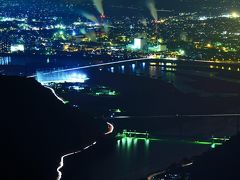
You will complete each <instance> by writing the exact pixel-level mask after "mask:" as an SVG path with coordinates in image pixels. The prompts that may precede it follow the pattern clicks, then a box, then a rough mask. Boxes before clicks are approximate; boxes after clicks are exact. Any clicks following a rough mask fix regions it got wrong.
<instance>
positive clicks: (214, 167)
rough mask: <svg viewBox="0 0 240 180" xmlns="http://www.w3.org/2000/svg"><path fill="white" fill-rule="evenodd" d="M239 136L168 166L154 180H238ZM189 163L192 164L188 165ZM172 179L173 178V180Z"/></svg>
mask: <svg viewBox="0 0 240 180" xmlns="http://www.w3.org/2000/svg"><path fill="white" fill-rule="evenodd" d="M239 153H240V135H239V134H238V135H237V136H234V137H232V138H231V140H230V141H228V142H226V143H225V144H224V145H223V146H219V147H218V148H216V149H211V150H210V151H208V152H206V153H204V154H202V155H200V156H197V157H194V158H193V159H191V160H187V161H186V160H184V161H183V162H182V163H180V164H174V165H172V166H170V167H169V168H168V169H167V170H166V171H165V172H164V171H163V173H162V174H160V175H158V176H157V177H155V179H164V180H170V179H179V180H184V179H190V180H202V179H204V180H213V179H214V180H215V179H216V180H228V179H229V180H230V179H240V173H239V170H240V155H239ZM189 162H193V164H192V163H190V164H189ZM173 177H174V178H173Z"/></svg>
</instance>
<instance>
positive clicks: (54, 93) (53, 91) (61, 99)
mask: <svg viewBox="0 0 240 180" xmlns="http://www.w3.org/2000/svg"><path fill="white" fill-rule="evenodd" d="M44 87H45V88H47V89H50V90H51V91H52V93H53V95H54V96H55V97H56V98H57V99H58V100H59V101H61V102H62V103H63V104H66V101H64V99H63V98H61V97H59V96H58V95H57V94H56V92H55V90H54V89H53V88H51V87H48V86H44Z"/></svg>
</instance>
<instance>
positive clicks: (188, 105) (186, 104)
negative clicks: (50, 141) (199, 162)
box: [56, 62, 237, 180]
mask: <svg viewBox="0 0 240 180" xmlns="http://www.w3.org/2000/svg"><path fill="white" fill-rule="evenodd" d="M176 71H177V67H174V68H171V69H168V70H167V69H165V68H163V67H161V66H153V65H150V64H149V63H148V62H137V63H127V64H124V65H123V64H120V65H114V66H108V67H100V68H94V69H90V70H79V71H76V70H74V73H82V74H86V75H87V76H88V77H89V80H87V81H86V82H85V83H84V84H86V85H87V86H89V87H91V88H92V89H93V87H95V86H104V87H110V88H112V89H114V90H116V91H117V92H119V94H118V95H116V96H106V95H104V96H95V95H90V94H89V93H77V92H74V91H66V89H64V90H63V89H61V88H60V89H57V90H56V91H57V93H58V94H60V96H61V97H63V98H65V99H67V100H68V101H69V102H70V104H72V105H75V106H77V107H78V108H79V109H80V110H81V111H84V112H88V113H90V114H92V115H93V116H96V117H99V116H101V115H102V114H104V113H106V112H107V111H108V110H109V109H121V111H122V112H121V113H120V115H123V117H122V118H117V119H112V120H111V121H112V123H113V124H114V126H115V131H116V133H117V132H122V131H123V130H124V129H126V130H131V131H136V132H146V131H147V132H149V133H150V135H152V136H155V137H158V138H159V139H160V140H159V141H151V140H144V139H141V138H140V139H137V138H136V139H134V138H122V139H116V140H114V141H111V143H110V144H109V143H106V144H105V143H103V144H100V145H97V146H95V147H93V148H92V149H91V150H89V151H87V152H84V153H81V154H79V155H77V156H74V157H73V156H72V157H69V158H67V159H66V160H65V166H64V169H63V170H62V171H63V177H62V178H63V179H64V180H68V179H93V180H95V179H114V180H115V179H116V180H123V179H129V180H130V179H133V180H135V179H136V180H137V179H144V178H146V177H147V175H149V174H150V173H152V172H155V171H158V170H161V169H164V168H166V167H168V166H169V165H171V164H172V163H175V162H178V161H180V160H182V159H184V158H190V157H192V156H195V155H200V154H201V153H203V152H205V151H207V150H210V149H211V145H209V144H207V145H203V144H201V143H199V144H198V143H186V142H185V141H181V140H192V142H194V140H209V139H210V138H211V137H228V136H231V135H233V134H235V133H236V119H234V118H219V117H215V118H179V117H178V118H177V117H176V118H167V117H166V118H163V117H162V118H157V117H151V116H157V115H169V114H170V115H176V114H214V113H229V112H232V111H233V109H231V108H230V106H229V103H231V102H232V105H231V107H232V106H233V107H234V105H235V102H234V101H233V99H236V95H235V94H234V93H233V92H231V91H230V92H228V91H226V90H224V91H223V90H222V89H221V88H219V89H218V90H217V91H215V92H213V91H209V90H208V89H206V88H196V87H195V86H194V85H193V82H195V83H196V82H199V83H202V81H203V80H205V79H206V78H208V77H206V74H208V75H209V77H211V73H212V72H210V71H209V72H204V73H203V74H204V76H202V77H201V76H196V77H195V76H193V75H192V76H186V74H183V73H182V72H181V71H180V70H179V72H181V73H179V74H178V73H176ZM192 72H193V71H189V74H191V73H192ZM67 73H69V72H67ZM70 73H72V72H70ZM64 74H66V72H64ZM57 76H58V77H59V76H60V77H61V75H59V74H58V75H57ZM208 81H209V83H210V84H211V83H213V82H215V80H213V79H208ZM219 83H222V86H225V85H226V84H225V83H227V82H219ZM75 85H76V84H75ZM77 85H79V84H77ZM199 85H200V86H201V85H202V84H199ZM80 86H81V85H80ZM85 88H86V86H85ZM62 90H63V91H62ZM192 94H194V95H192ZM219 102H225V104H223V103H219ZM227 106H229V108H226V107H227ZM235 110H236V111H237V107H236V106H235ZM117 115H119V114H117ZM117 115H116V116H117ZM126 116H134V117H133V118H128V117H126ZM161 139H162V140H161ZM163 139H164V140H163ZM176 139H177V140H176Z"/></svg>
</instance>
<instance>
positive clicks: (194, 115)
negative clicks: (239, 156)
mask: <svg viewBox="0 0 240 180" xmlns="http://www.w3.org/2000/svg"><path fill="white" fill-rule="evenodd" d="M238 116H240V114H239V113H233V114H191V115H179V114H176V115H160V116H115V117H114V119H133V118H181V117H238Z"/></svg>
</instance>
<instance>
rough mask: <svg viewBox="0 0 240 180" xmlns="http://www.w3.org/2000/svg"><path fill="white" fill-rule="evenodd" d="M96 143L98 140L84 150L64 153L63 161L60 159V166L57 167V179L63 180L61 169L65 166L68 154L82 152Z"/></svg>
mask: <svg viewBox="0 0 240 180" xmlns="http://www.w3.org/2000/svg"><path fill="white" fill-rule="evenodd" d="M96 143H97V142H96V141H95V142H93V143H92V144H90V145H89V146H86V147H84V148H83V149H82V150H79V151H75V152H72V153H68V154H65V155H63V156H62V157H61V161H60V163H59V166H58V168H57V173H58V177H57V180H61V178H62V172H61V169H62V168H63V166H64V158H65V157H68V156H72V155H75V154H78V153H81V152H83V151H85V150H86V149H88V148H90V147H92V146H94V145H95V144H96Z"/></svg>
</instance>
